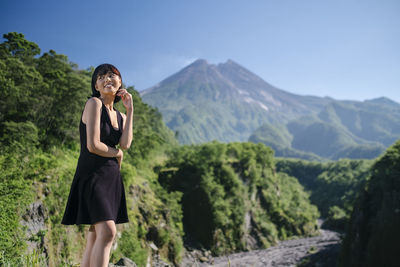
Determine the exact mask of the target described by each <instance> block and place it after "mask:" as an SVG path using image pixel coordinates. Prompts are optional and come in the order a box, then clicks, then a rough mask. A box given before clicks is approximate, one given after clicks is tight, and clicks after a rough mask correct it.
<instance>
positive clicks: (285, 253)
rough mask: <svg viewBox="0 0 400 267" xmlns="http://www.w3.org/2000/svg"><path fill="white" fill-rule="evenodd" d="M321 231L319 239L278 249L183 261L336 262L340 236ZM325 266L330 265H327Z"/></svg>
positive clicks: (222, 265)
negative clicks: (311, 260) (204, 259)
mask: <svg viewBox="0 0 400 267" xmlns="http://www.w3.org/2000/svg"><path fill="white" fill-rule="evenodd" d="M320 232H321V235H319V236H315V237H310V238H302V239H295V240H286V241H282V242H279V244H278V245H277V246H274V247H270V248H268V249H262V250H254V251H248V252H239V253H235V254H230V255H226V256H222V257H215V258H211V257H210V258H208V262H200V261H199V260H198V259H194V258H193V257H191V256H190V255H188V256H187V257H186V258H185V259H184V261H183V262H182V266H193V267H197V266H198V267H205V266H215V267H227V266H230V267H236V266H240V267H242V266H254V267H261V266H263V267H277V266H297V265H299V264H300V263H306V262H308V261H309V259H307V257H311V259H313V261H321V260H323V261H327V260H328V261H329V260H330V261H331V262H332V259H329V258H333V261H335V258H336V254H337V251H338V248H339V242H340V238H339V235H338V233H336V232H333V231H329V230H320ZM332 250H333V252H332ZM318 255H319V256H318ZM330 264H332V263H330ZM330 264H328V265H330ZM306 266H309V265H306ZM311 266H313V265H311ZM323 266H327V264H324V265H323ZM333 266H334V262H333Z"/></svg>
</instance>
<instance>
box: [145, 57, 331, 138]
mask: <svg viewBox="0 0 400 267" xmlns="http://www.w3.org/2000/svg"><path fill="white" fill-rule="evenodd" d="M141 96H142V98H143V100H144V101H145V102H146V103H149V104H150V105H152V106H155V107H157V108H158V109H159V110H160V112H161V113H162V114H163V116H164V120H165V122H166V124H167V125H168V126H169V127H170V128H171V129H173V130H174V131H176V132H178V139H179V141H180V142H181V143H200V142H205V141H210V140H214V139H217V140H220V141H223V142H230V141H246V140H247V138H248V137H249V136H250V134H251V133H252V132H253V131H254V130H255V129H256V128H257V127H259V126H260V125H262V123H264V122H278V121H288V120H291V119H294V118H297V117H299V116H300V115H306V114H312V113H315V112H316V111H317V110H319V109H321V108H322V106H323V105H324V103H328V102H329V101H330V100H329V99H327V98H326V99H325V98H323V99H321V98H316V97H308V96H304V97H303V96H297V95H294V94H291V93H288V92H285V91H283V90H280V89H277V88H275V87H273V86H272V85H270V84H268V83H267V82H265V81H263V80H262V79H261V78H259V77H258V76H256V75H255V74H253V73H251V72H250V71H248V70H247V69H245V68H243V67H242V66H240V65H239V64H237V63H235V62H233V61H232V60H228V61H227V62H226V63H223V64H218V65H213V64H208V63H207V62H206V61H205V60H202V59H200V60H197V61H195V62H194V63H192V64H191V65H189V66H187V67H186V68H184V69H182V70H181V71H179V72H178V73H176V74H174V75H172V76H170V77H169V78H167V79H165V80H163V81H162V82H161V83H159V84H158V85H156V86H154V87H152V88H149V89H147V90H144V91H142V92H141ZM317 99H318V101H317Z"/></svg>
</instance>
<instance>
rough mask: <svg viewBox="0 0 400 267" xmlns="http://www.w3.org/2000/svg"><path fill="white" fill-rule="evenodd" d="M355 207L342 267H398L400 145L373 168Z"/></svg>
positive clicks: (388, 152)
mask: <svg viewBox="0 0 400 267" xmlns="http://www.w3.org/2000/svg"><path fill="white" fill-rule="evenodd" d="M371 173H372V175H371V179H370V180H369V181H368V182H367V184H366V185H365V186H364V187H363V189H362V192H361V195H360V197H359V198H358V199H357V202H356V204H355V206H354V210H353V213H352V215H351V221H350V225H349V227H348V229H347V232H346V238H345V239H344V242H343V246H342V254H341V259H340V266H351V267H353V266H355V267H359V266H360V267H361V266H398V265H399V244H398V243H399V239H400V228H399V225H400V179H399V177H400V141H398V142H397V143H396V144H394V145H393V146H392V147H390V148H389V149H388V150H387V151H386V153H385V154H384V155H383V156H382V157H381V158H379V159H378V160H377V162H376V163H375V164H374V165H373V167H372V172H371Z"/></svg>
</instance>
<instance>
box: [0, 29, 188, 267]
mask: <svg viewBox="0 0 400 267" xmlns="http://www.w3.org/2000/svg"><path fill="white" fill-rule="evenodd" d="M3 37H4V38H5V41H4V42H3V43H2V44H0V125H1V127H0V155H1V156H0V167H1V171H0V172H1V174H0V214H1V215H0V233H1V234H0V265H4V266H19V265H21V266H22V265H26V264H27V262H29V261H27V260H26V258H25V256H20V255H23V254H24V253H26V252H25V249H26V241H27V238H28V237H27V236H26V235H25V231H24V229H23V228H22V226H21V224H20V221H21V220H22V217H23V215H24V214H25V210H26V208H27V207H28V204H30V203H32V202H34V201H41V202H43V203H44V205H45V208H46V211H47V214H46V218H45V219H46V228H47V230H46V231H45V232H39V233H38V235H40V236H34V237H30V239H31V240H41V239H42V238H43V242H44V247H45V249H46V253H47V259H46V260H47V262H48V263H49V264H50V265H51V266H70V265H72V264H76V263H78V261H79V259H80V257H81V254H82V252H83V248H84V245H85V244H84V242H85V234H86V230H87V228H85V227H84V226H79V227H78V226H64V225H61V224H60V222H61V219H62V216H63V212H64V209H65V204H66V201H67V198H68V193H69V189H70V185H71V183H72V179H73V175H74V172H75V168H76V164H77V160H78V156H79V134H78V125H79V120H80V117H81V113H82V111H83V107H84V104H85V102H86V100H87V99H88V97H89V96H90V91H91V90H90V77H91V73H92V71H93V68H91V69H88V70H80V69H78V66H76V65H75V64H73V63H71V62H69V61H68V59H67V57H66V56H64V55H60V54H57V53H56V52H55V51H53V50H50V51H49V52H46V53H43V54H42V55H40V49H39V47H38V45H36V44H35V43H33V42H30V41H28V40H26V39H25V38H24V35H23V34H20V33H9V34H5V35H4V36H3ZM127 89H128V91H129V92H130V93H131V94H132V96H133V102H134V108H135V113H134V123H133V125H134V126H133V127H134V129H133V130H134V134H133V135H134V137H133V139H134V144H133V146H132V148H131V149H130V150H128V151H127V153H125V156H124V162H123V165H122V169H121V173H122V175H123V179H124V183H125V188H126V190H127V204H128V206H129V218H130V223H129V224H124V225H123V226H121V227H120V228H119V231H121V232H122V234H121V237H120V238H119V239H118V240H117V243H118V246H117V247H118V248H117V249H116V250H114V251H113V254H112V259H113V260H117V259H118V257H121V256H122V255H125V256H128V257H131V258H132V259H133V260H135V261H136V262H137V263H138V264H139V265H140V266H144V265H145V263H146V260H147V255H148V253H149V247H148V243H149V242H153V243H154V244H156V246H158V248H159V252H160V256H161V257H162V258H164V259H166V260H167V261H170V262H178V261H179V260H180V259H181V257H182V252H183V242H182V235H183V228H182V225H181V221H182V212H181V208H180V205H179V204H178V201H179V200H180V194H179V193H167V192H166V190H165V189H163V188H162V187H161V186H160V185H159V184H158V182H157V175H156V174H155V173H154V172H153V171H152V169H153V165H154V164H160V163H161V162H162V161H164V160H165V156H163V155H164V154H163V151H164V150H165V149H167V148H168V147H170V146H174V145H176V144H177V141H176V140H175V139H174V134H173V133H172V132H171V131H170V130H169V129H168V128H167V127H166V126H165V125H164V123H163V122H162V118H161V115H160V113H159V112H158V111H157V110H155V109H153V108H151V107H149V106H148V105H147V104H145V103H143V102H142V101H141V98H140V96H139V94H138V92H137V91H135V90H134V88H133V87H129V88H127ZM116 108H117V109H119V110H121V111H123V110H124V108H123V107H122V104H121V103H118V105H117V106H116ZM149 159H151V160H149ZM160 225H161V226H160ZM154 229H155V230H154ZM149 233H151V234H149ZM166 233H168V234H166ZM37 253H38V252H35V251H33V252H32V254H31V256H29V255H28V256H27V257H28V258H29V257H30V259H32V258H33V259H35V258H37V255H38V254H37ZM28 265H29V264H28Z"/></svg>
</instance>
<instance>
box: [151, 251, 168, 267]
mask: <svg viewBox="0 0 400 267" xmlns="http://www.w3.org/2000/svg"><path fill="white" fill-rule="evenodd" d="M151 266H152V267H172V265H170V264H168V263H166V262H165V261H163V260H162V259H160V255H158V254H153V257H152V260H151Z"/></svg>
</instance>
